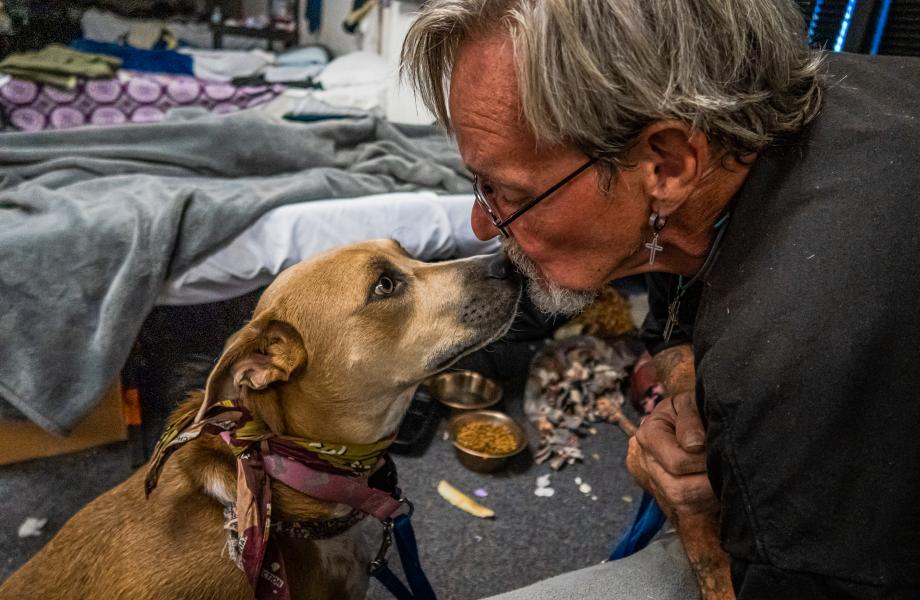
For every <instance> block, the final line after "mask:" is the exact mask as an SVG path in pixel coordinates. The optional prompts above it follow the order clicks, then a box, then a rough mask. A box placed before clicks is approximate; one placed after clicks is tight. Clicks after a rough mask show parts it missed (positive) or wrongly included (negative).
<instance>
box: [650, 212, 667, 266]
mask: <svg viewBox="0 0 920 600" xmlns="http://www.w3.org/2000/svg"><path fill="white" fill-rule="evenodd" d="M667 224H668V218H667V217H662V216H661V215H659V214H658V213H652V215H651V216H650V217H649V218H648V225H649V227H651V228H652V241H650V242H647V243H646V244H645V247H646V248H648V250H649V255H648V264H650V265H653V264H655V255H656V254H658V253H659V252H661V251H662V250H664V246H662V245H661V244H659V243H658V237H659V235H660V232H661V230H662V229H664V226H665V225H667Z"/></svg>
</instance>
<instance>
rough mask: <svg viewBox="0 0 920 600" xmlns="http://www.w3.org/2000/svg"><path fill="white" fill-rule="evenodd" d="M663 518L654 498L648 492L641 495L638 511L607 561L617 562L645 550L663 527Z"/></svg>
mask: <svg viewBox="0 0 920 600" xmlns="http://www.w3.org/2000/svg"><path fill="white" fill-rule="evenodd" d="M664 521H665V516H664V513H663V512H662V511H661V507H659V506H658V503H657V502H655V498H653V497H652V495H651V494H649V493H648V492H643V493H642V500H641V501H640V502H639V510H638V511H637V512H636V516H635V518H633V522H632V525H630V527H629V530H627V531H626V533H625V534H624V535H623V537H622V538H620V541H619V542H618V543H617V545H616V547H615V548H614V549H613V552H611V553H610V556H609V557H608V560H618V559H620V558H626V557H627V556H629V555H631V554H635V553H636V552H638V551H639V550H642V549H643V548H645V547H646V546H647V545H648V543H649V542H650V541H652V538H653V537H655V534H657V533H658V532H659V531H660V530H661V527H662V526H663V525H664Z"/></svg>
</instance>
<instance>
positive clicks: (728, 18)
mask: <svg viewBox="0 0 920 600" xmlns="http://www.w3.org/2000/svg"><path fill="white" fill-rule="evenodd" d="M503 31H504V32H507V33H508V34H510V37H511V40H512V43H513V47H514V62H515V69H516V72H517V84H518V90H519V93H520V98H521V104H522V109H523V116H524V120H525V122H526V123H527V124H528V125H529V126H530V128H531V129H532V131H533V133H534V134H535V136H536V138H537V140H538V141H539V142H543V143H547V144H572V145H574V146H576V147H578V148H579V149H580V150H582V151H583V152H584V153H585V154H587V155H588V156H593V157H596V158H599V159H601V160H602V161H604V162H605V163H607V164H608V166H611V167H612V166H613V165H622V164H623V160H624V157H625V155H626V152H627V151H628V150H629V149H630V146H631V144H632V142H633V141H634V140H635V139H636V137H637V136H638V134H639V133H640V132H641V131H642V129H643V128H644V127H645V126H646V125H648V124H649V123H651V122H652V121H654V120H659V119H669V118H675V119H680V120H681V121H683V122H686V123H688V124H690V125H691V126H692V127H694V128H695V129H696V130H699V131H702V132H703V133H705V134H706V135H707V137H708V138H709V139H710V140H714V141H715V142H717V143H718V144H719V145H720V146H721V147H722V148H723V149H724V150H725V151H727V152H728V153H730V154H731V155H733V156H735V157H736V158H739V159H740V158H741V157H743V156H745V155H748V154H750V153H751V152H758V151H761V150H763V149H764V148H765V147H766V146H767V145H769V144H770V143H771V142H773V141H774V140H777V139H779V138H782V137H783V136H785V135H787V134H790V133H793V132H796V131H798V130H800V129H801V128H802V127H803V126H805V125H806V124H807V123H808V122H809V121H811V120H812V119H813V118H814V117H815V115H816V114H817V113H818V111H819V110H820V107H821V101H822V96H823V87H824V84H823V79H824V76H823V71H824V68H823V55H822V54H821V53H820V52H815V51H812V50H810V49H809V48H808V46H807V44H806V41H805V40H806V37H805V24H804V19H803V17H802V14H801V13H800V12H799V10H798V8H797V7H796V5H795V4H794V3H793V2H792V1H791V0H430V1H429V2H428V3H427V4H426V5H425V6H424V7H423V8H422V9H421V11H420V13H419V15H418V18H417V20H416V21H415V23H414V24H413V25H412V27H411V29H410V30H409V33H408V35H407V37H406V40H405V42H404V44H403V49H402V57H401V72H402V75H403V77H404V78H405V79H408V80H409V82H411V83H412V84H414V86H415V87H416V88H417V89H418V90H419V93H420V96H421V98H422V100H423V102H424V103H425V105H426V106H427V107H428V108H429V110H431V111H432V112H433V113H434V114H435V115H436V116H437V118H438V121H439V122H440V123H441V124H442V125H443V126H444V127H446V128H447V129H448V130H450V116H449V114H448V110H447V102H446V97H447V92H448V89H447V88H448V84H449V80H450V72H451V70H452V68H453V64H454V60H455V58H456V55H457V51H458V48H459V47H460V46H461V45H462V44H463V42H464V41H466V40H468V39H473V38H476V37H481V36H485V35H489V34H492V33H496V32H498V33H501V32H503Z"/></svg>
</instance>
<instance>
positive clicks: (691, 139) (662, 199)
mask: <svg viewBox="0 0 920 600" xmlns="http://www.w3.org/2000/svg"><path fill="white" fill-rule="evenodd" d="M639 145H640V148H639V155H640V157H641V158H640V160H642V161H643V162H645V163H646V167H647V168H646V169H645V171H644V174H645V184H646V192H647V193H648V195H649V196H650V197H651V198H652V209H653V210H654V211H655V212H657V213H659V214H660V215H661V216H663V217H667V216H669V215H671V214H672V213H674V212H675V211H676V210H677V209H678V208H679V207H680V206H681V204H683V203H684V201H685V200H686V199H687V198H689V197H690V195H691V194H692V193H693V192H694V191H696V189H697V188H698V187H699V185H700V181H701V179H702V177H703V175H704V172H705V170H706V168H707V167H708V165H709V159H710V156H709V152H710V148H709V140H708V139H707V138H706V135H705V134H704V133H703V132H701V131H696V130H693V129H692V128H691V127H690V126H689V125H687V124H686V123H683V122H681V121H674V120H665V121H655V122H653V123H652V124H651V125H649V126H648V127H646V128H645V129H644V130H643V131H642V133H641V134H640V138H639Z"/></svg>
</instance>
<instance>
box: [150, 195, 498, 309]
mask: <svg viewBox="0 0 920 600" xmlns="http://www.w3.org/2000/svg"><path fill="white" fill-rule="evenodd" d="M472 206H473V196H472V194H461V195H438V194H435V193H434V192H405V193H392V194H375V195H371V196H362V197H358V198H348V199H334V200H319V201H313V202H304V203H300V204H291V205H287V206H282V207H280V208H277V209H274V210H272V211H270V212H268V213H266V214H265V215H264V216H262V218H260V219H259V220H258V221H256V222H255V223H254V224H253V225H252V226H250V227H249V228H248V229H246V230H245V231H244V232H243V233H241V234H240V235H238V236H237V237H236V238H234V239H233V240H231V241H230V242H229V243H228V244H227V245H226V246H224V247H223V248H221V249H220V250H218V251H217V252H215V253H213V254H211V255H209V256H208V257H207V258H205V259H204V260H202V261H201V262H199V263H197V264H196V265H194V266H193V267H191V268H190V269H188V270H187V271H185V272H184V273H181V274H179V275H177V276H175V277H172V278H171V279H169V280H168V281H167V282H166V284H165V285H164V287H163V289H162V291H161V293H160V296H159V298H158V299H157V304H160V305H187V304H203V303H207V302H217V301H221V300H228V299H230V298H235V297H237V296H240V295H242V294H245V293H248V292H251V291H252V290H255V289H257V288H259V287H262V286H264V285H267V284H268V283H270V282H271V281H272V279H273V278H274V277H275V276H276V275H277V274H278V273H279V272H281V271H282V270H283V269H285V268H287V267H289V266H291V265H293V264H294V263H297V262H299V261H301V260H304V259H305V258H309V257H311V256H314V255H316V254H318V253H320V252H323V251H325V250H328V249H330V248H334V247H336V246H341V245H345V244H350V243H353V242H359V241H363V240H370V239H380V238H392V239H395V240H397V241H399V242H400V243H401V244H402V245H403V247H404V248H405V249H406V251H407V252H409V253H410V254H411V255H413V256H415V257H417V258H419V259H420V260H426V261H430V260H443V259H448V258H460V257H466V256H474V255H476V254H484V253H489V252H494V251H496V250H497V249H498V246H499V242H498V240H497V239H492V240H488V241H486V242H483V241H480V240H478V239H477V238H476V236H475V235H474V234H473V231H472V229H471V228H470V209H471V207H472Z"/></svg>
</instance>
